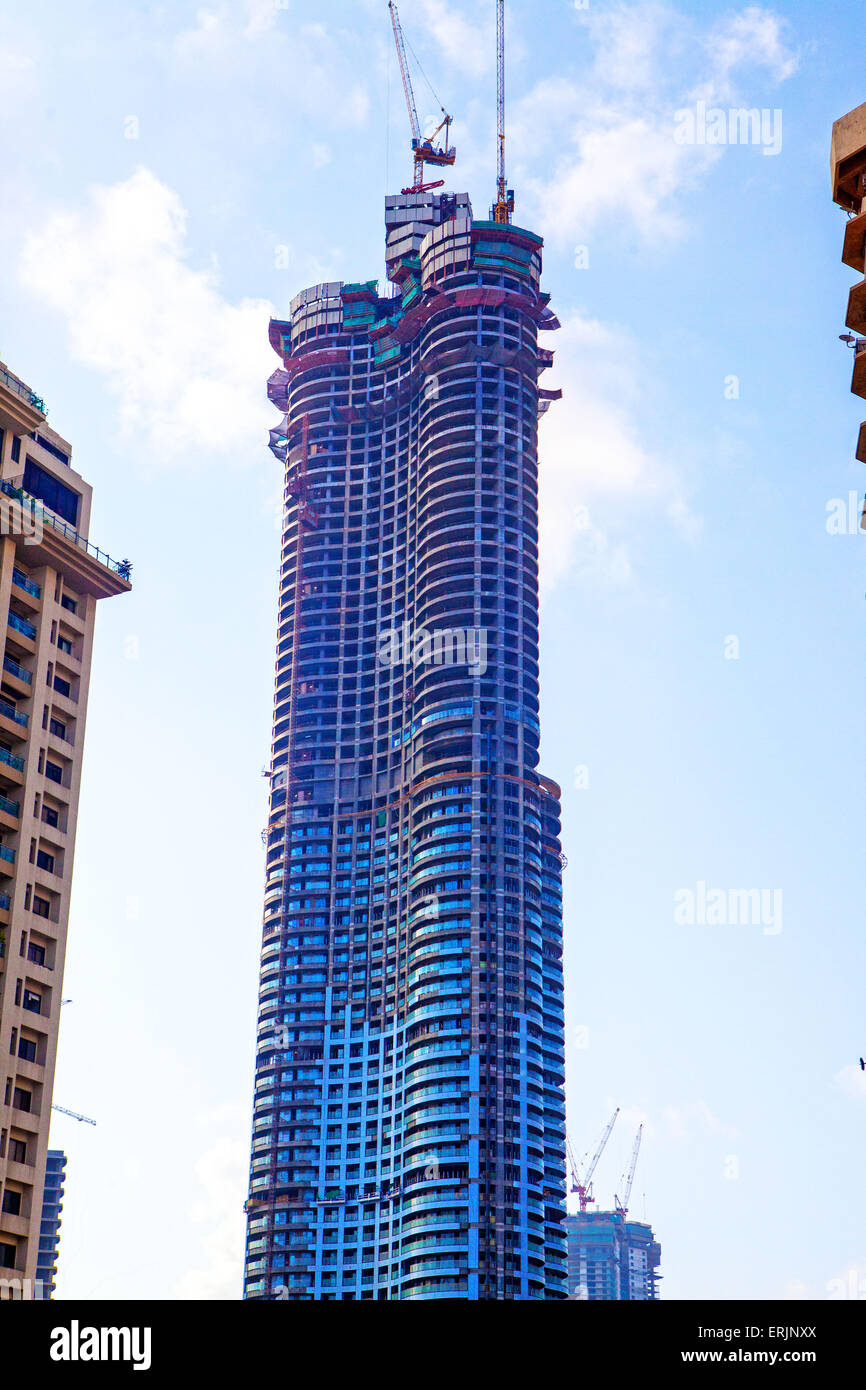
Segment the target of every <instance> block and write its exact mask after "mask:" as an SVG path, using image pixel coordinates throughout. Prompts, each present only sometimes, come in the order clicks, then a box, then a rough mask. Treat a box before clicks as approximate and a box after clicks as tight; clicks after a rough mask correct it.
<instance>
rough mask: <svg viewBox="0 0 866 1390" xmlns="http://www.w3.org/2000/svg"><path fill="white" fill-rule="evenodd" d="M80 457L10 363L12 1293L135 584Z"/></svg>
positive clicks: (2, 1282) (5, 714)
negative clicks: (96, 654) (89, 737)
mask: <svg viewBox="0 0 866 1390" xmlns="http://www.w3.org/2000/svg"><path fill="white" fill-rule="evenodd" d="M70 457H71V450H70V446H69V445H68V444H67V443H66V441H65V440H63V439H62V438H61V437H60V435H58V434H56V433H55V432H54V431H53V430H52V429H50V428H49V427H48V425H47V423H46V419H45V410H44V406H43V404H42V402H41V400H39V398H38V397H37V396H36V395H35V393H34V392H33V391H32V390H31V389H30V388H29V387H28V386H26V385H25V384H24V383H23V382H21V381H20V380H19V379H18V378H17V377H15V376H14V375H13V374H12V373H11V372H10V371H9V370H8V368H6V367H5V366H4V365H3V364H2V363H0V614H2V615H3V617H4V619H5V621H4V622H3V623H2V625H0V649H2V650H0V663H2V664H0V1297H3V1296H4V1294H5V1296H7V1297H8V1296H10V1295H11V1296H16V1295H17V1296H21V1295H20V1288H19V1285H20V1284H23V1286H24V1288H25V1293H24V1296H25V1297H26V1296H27V1292H26V1290H29V1289H30V1288H32V1282H33V1281H34V1280H35V1278H36V1266H37V1258H38V1246H39V1228H40V1221H41V1215H42V1201H43V1189H44V1183H45V1167H46V1156H47V1152H48V1129H49V1124H50V1119H51V1104H52V1093H53V1084H54V1067H55V1059H56V1053H57V1035H58V1026H59V1020H60V1003H61V994H62V982H63V965H64V959H65V954H66V931H67V923H68V919H69V894H70V887H71V880H72V860H73V853H74V849H75V829H76V819H77V813H78V797H79V790H80V786H81V770H82V749H83V745H84V725H85V716H86V711H87V693H88V684H89V679H90V660H91V650H92V645H93V626H94V618H95V614H96V604H97V602H98V601H99V599H101V598H107V597H109V596H111V595H114V594H121V593H125V592H126V591H128V590H129V588H130V584H129V578H128V572H129V571H128V566H127V565H126V564H125V563H123V562H121V563H120V564H118V563H117V562H115V561H113V560H111V559H110V558H109V556H108V555H106V554H105V553H104V552H103V551H101V550H98V549H97V548H96V547H95V546H94V545H92V544H91V543H90V542H89V541H88V539H87V537H88V529H89V521H90V502H91V488H90V486H89V485H88V484H87V483H86V482H85V481H84V479H83V478H82V477H81V476H80V475H79V474H78V473H76V472H74V471H73V469H72V467H71V465H70ZM25 480H26V483H27V487H29V488H30V489H31V490H30V491H28V490H27V488H26V487H25Z"/></svg>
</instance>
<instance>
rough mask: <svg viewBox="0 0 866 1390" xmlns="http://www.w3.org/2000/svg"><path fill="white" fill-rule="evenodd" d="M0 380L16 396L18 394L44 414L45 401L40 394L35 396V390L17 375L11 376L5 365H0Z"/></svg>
mask: <svg viewBox="0 0 866 1390" xmlns="http://www.w3.org/2000/svg"><path fill="white" fill-rule="evenodd" d="M0 381H2V383H3V385H4V386H7V387H8V388H9V390H10V391H14V392H15V394H16V396H20V397H21V399H22V400H23V401H26V402H27V404H28V405H34V406H35V407H36V409H37V410H41V411H42V414H43V415H44V414H45V402H44V401H43V400H42V398H41V396H37V394H36V392H35V391H31V390H30V387H29V386H26V385H25V384H24V382H23V381H21V380H19V378H18V377H17V376H13V375H12V373H11V372H7V370H6V368H5V367H0Z"/></svg>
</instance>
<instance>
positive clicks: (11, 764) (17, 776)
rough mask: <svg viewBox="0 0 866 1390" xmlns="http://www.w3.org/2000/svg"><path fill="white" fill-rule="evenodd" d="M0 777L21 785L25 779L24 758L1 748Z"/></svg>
mask: <svg viewBox="0 0 866 1390" xmlns="http://www.w3.org/2000/svg"><path fill="white" fill-rule="evenodd" d="M0 778H5V780H6V781H7V782H12V783H14V784H15V785H16V786H19V787H20V786H21V784H22V783H23V781H24V759H23V758H21V757H19V756H18V754H17V753H10V752H9V751H8V749H6V748H0Z"/></svg>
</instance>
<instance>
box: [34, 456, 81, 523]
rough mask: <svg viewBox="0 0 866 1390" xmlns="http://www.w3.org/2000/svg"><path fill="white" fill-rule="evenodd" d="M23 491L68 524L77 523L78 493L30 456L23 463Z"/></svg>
mask: <svg viewBox="0 0 866 1390" xmlns="http://www.w3.org/2000/svg"><path fill="white" fill-rule="evenodd" d="M24 491H25V492H29V493H30V496H31V497H36V498H38V499H39V501H40V502H44V503H45V505H46V507H50V508H51V510H52V511H53V512H56V513H57V515H58V516H61V517H62V518H63V520H64V521H68V522H69V524H70V526H76V525H77V524H78V502H79V497H78V493H77V492H73V491H72V488H71V487H66V485H65V484H64V483H61V482H60V481H59V480H58V479H57V478H55V477H53V476H52V474H51V473H48V472H46V470H45V469H44V468H40V467H39V464H38V463H34V462H33V460H32V459H31V458H28V459H26V461H25V464H24Z"/></svg>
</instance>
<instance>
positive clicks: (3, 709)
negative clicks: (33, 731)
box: [0, 699, 28, 729]
mask: <svg viewBox="0 0 866 1390" xmlns="http://www.w3.org/2000/svg"><path fill="white" fill-rule="evenodd" d="M0 714H2V715H3V718H4V719H12V720H14V722H15V723H16V724H22V725H23V726H24V728H25V729H26V728H27V724H28V717H27V715H26V714H21V713H19V711H18V710H17V709H16V708H15V706H14V705H13V704H11V703H10V702H9V700H3V699H0Z"/></svg>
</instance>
